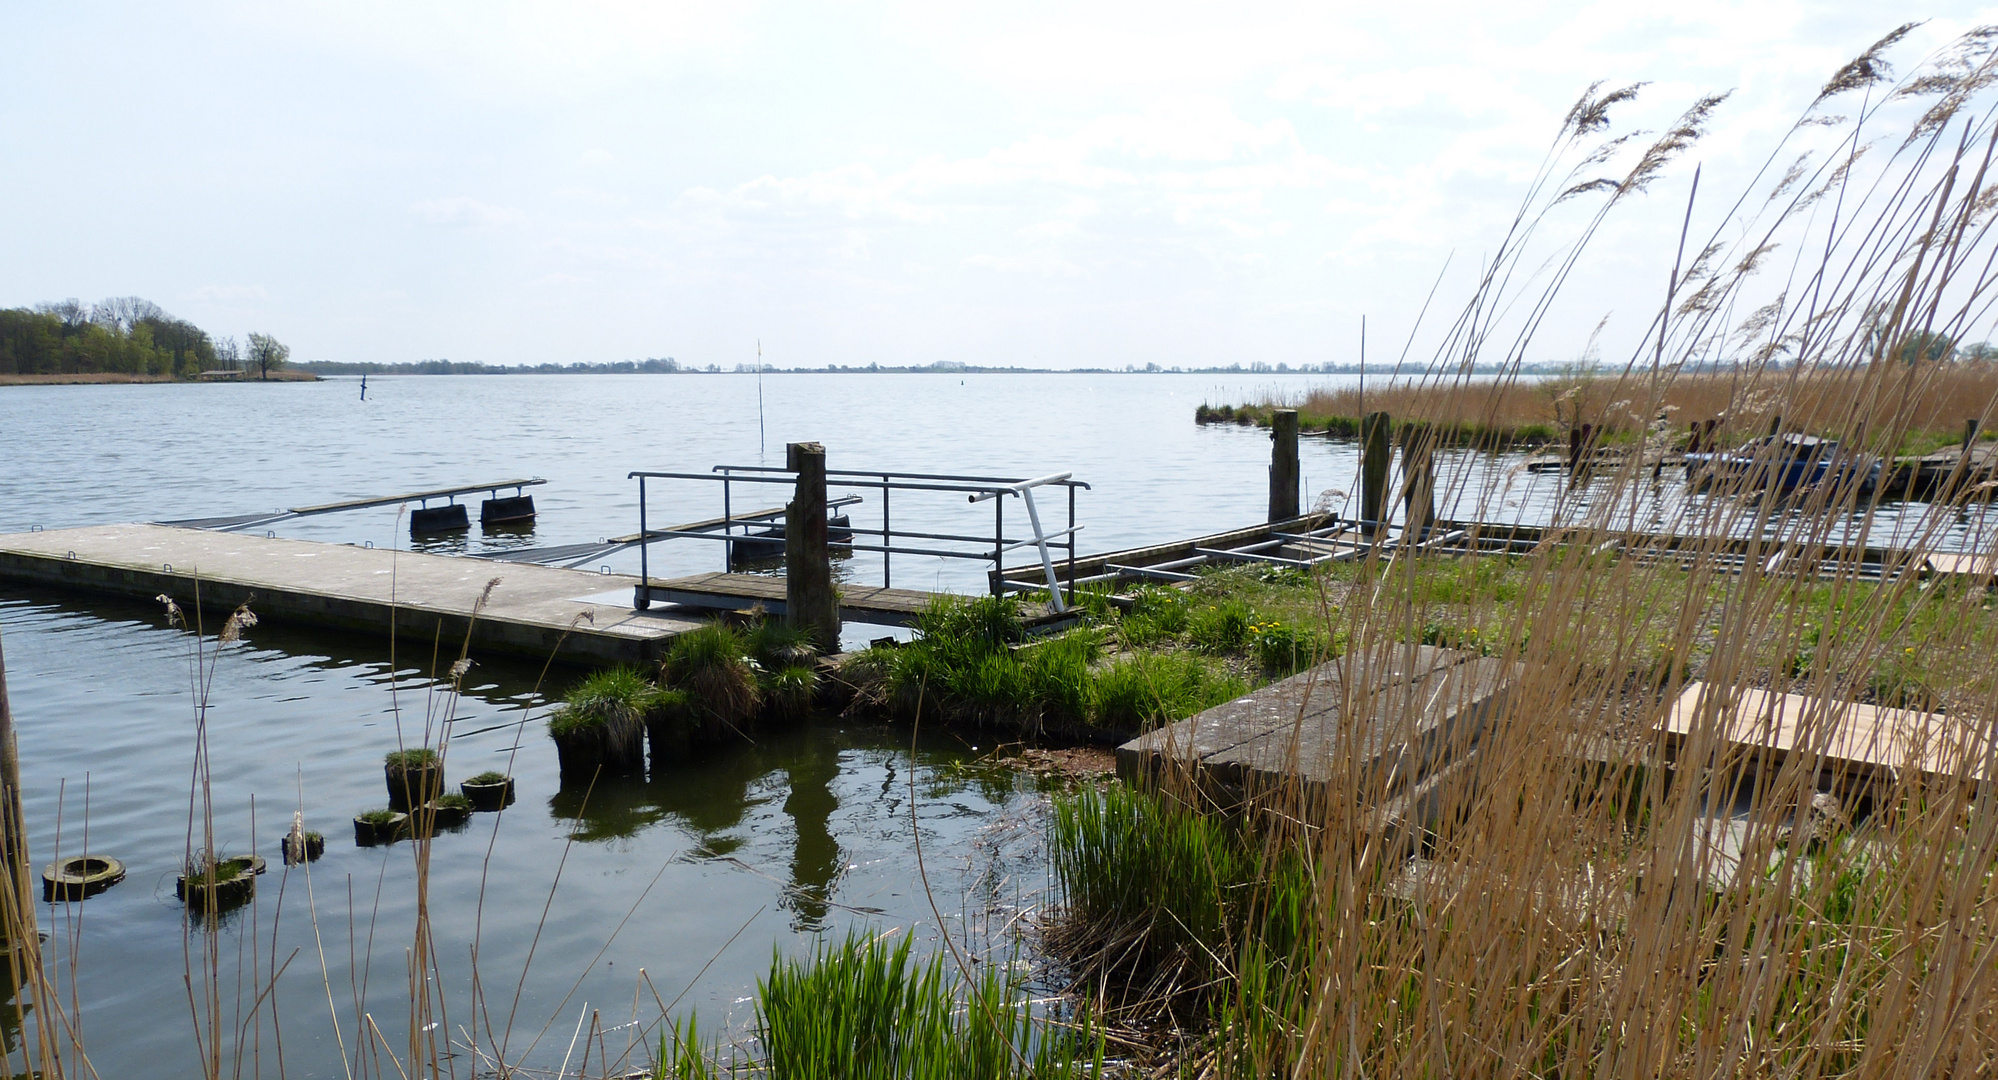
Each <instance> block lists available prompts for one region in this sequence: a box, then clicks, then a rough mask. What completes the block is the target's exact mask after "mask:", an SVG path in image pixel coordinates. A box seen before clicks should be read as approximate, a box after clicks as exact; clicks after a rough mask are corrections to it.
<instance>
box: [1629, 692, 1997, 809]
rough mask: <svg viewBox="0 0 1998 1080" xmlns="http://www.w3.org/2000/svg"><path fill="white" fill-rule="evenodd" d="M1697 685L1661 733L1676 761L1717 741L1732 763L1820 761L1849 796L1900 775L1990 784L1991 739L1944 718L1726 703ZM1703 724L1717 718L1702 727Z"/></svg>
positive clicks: (1746, 695) (1775, 697)
mask: <svg viewBox="0 0 1998 1080" xmlns="http://www.w3.org/2000/svg"><path fill="white" fill-rule="evenodd" d="M1713 693H1716V691H1715V690H1713V689H1711V688H1710V687H1709V685H1708V684H1706V683H1698V682H1696V683H1691V684H1689V685H1688V686H1687V687H1686V689H1685V692H1684V693H1682V694H1680V695H1679V697H1678V699H1677V700H1676V701H1674V702H1673V703H1672V707H1671V709H1669V710H1668V711H1667V712H1666V714H1665V717H1664V718H1663V719H1662V720H1660V721H1659V723H1658V729H1659V731H1660V732H1661V733H1662V734H1663V735H1664V736H1665V739H1666V744H1667V745H1666V748H1667V752H1668V754H1669V755H1672V756H1675V757H1676V756H1680V755H1683V754H1685V753H1687V752H1689V749H1690V748H1691V747H1694V746H1696V745H1698V744H1699V743H1700V742H1702V741H1704V740H1707V739H1712V740H1717V741H1718V743H1719V745H1718V746H1716V747H1714V749H1715V750H1716V751H1721V752H1722V753H1723V755H1724V756H1732V757H1735V758H1738V759H1741V760H1742V761H1744V762H1754V761H1763V762H1766V763H1767V764H1769V765H1770V766H1771V767H1772V768H1773V767H1780V766H1781V765H1782V763H1783V762H1784V761H1785V760H1787V758H1788V757H1789V755H1791V754H1793V753H1799V752H1802V753H1810V754H1815V755H1820V758H1819V761H1820V764H1819V775H1820V778H1821V779H1823V780H1828V781H1830V782H1832V784H1833V785H1834V787H1835V788H1847V787H1851V786H1853V785H1855V784H1860V783H1864V782H1867V781H1870V780H1873V779H1875V778H1878V777H1881V776H1884V775H1888V774H1891V773H1894V772H1911V773H1914V774H1918V775H1922V776H1928V777H1958V776H1961V777H1971V778H1975V779H1981V778H1982V777H1983V757H1984V754H1985V752H1986V743H1987V741H1988V739H1989V736H1988V735H1987V734H1984V733H1982V732H1980V731H1979V730H1978V729H1977V727H1976V726H1975V725H1973V724H1971V723H1969V722H1966V721H1964V720H1961V719H1958V718H1955V717H1951V716H1948V715H1945V714H1943V713H1931V712H1919V711H1916V710H1913V709H1891V708H1882V707H1880V706H1877V705H1863V704H1860V703H1858V702H1853V701H1825V700H1823V699H1820V698H1815V697H1807V696H1804V695H1801V694H1777V693H1773V692H1771V691H1768V690H1759V689H1753V688H1747V687H1744V688H1740V689H1737V690H1734V691H1733V692H1732V694H1730V695H1727V696H1726V697H1723V698H1718V699H1713V700H1706V699H1707V697H1708V695H1711V694H1713ZM1703 717H1712V718H1713V719H1711V720H1706V721H1705V723H1704V726H1703V724H1702V720H1703Z"/></svg>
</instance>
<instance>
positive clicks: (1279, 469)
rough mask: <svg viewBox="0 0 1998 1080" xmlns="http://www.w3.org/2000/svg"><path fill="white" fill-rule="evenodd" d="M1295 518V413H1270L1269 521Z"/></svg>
mask: <svg viewBox="0 0 1998 1080" xmlns="http://www.w3.org/2000/svg"><path fill="white" fill-rule="evenodd" d="M1296 516H1297V410H1296V409H1278V410H1276V411H1275V412H1272V413H1270V520H1271V521H1289V520H1290V519H1292V518H1294V517H1296Z"/></svg>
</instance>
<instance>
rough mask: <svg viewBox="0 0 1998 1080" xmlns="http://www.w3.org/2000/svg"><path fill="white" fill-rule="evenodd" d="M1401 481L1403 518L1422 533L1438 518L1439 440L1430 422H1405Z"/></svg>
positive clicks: (1418, 533)
mask: <svg viewBox="0 0 1998 1080" xmlns="http://www.w3.org/2000/svg"><path fill="white" fill-rule="evenodd" d="M1401 485H1402V487H1401V498H1402V505H1403V507H1404V508H1405V510H1406V514H1405V516H1404V518H1403V520H1404V521H1405V522H1406V527H1407V528H1408V530H1409V531H1410V532H1411V533H1413V534H1415V535H1417V536H1420V535H1422V534H1423V533H1424V532H1425V531H1427V530H1428V528H1429V526H1431V525H1432V524H1434V523H1435V522H1436V441H1435V439H1433V438H1432V437H1431V436H1430V433H1429V429H1428V427H1427V425H1423V424H1403V425H1402V428H1401Z"/></svg>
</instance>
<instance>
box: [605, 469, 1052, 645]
mask: <svg viewBox="0 0 1998 1080" xmlns="http://www.w3.org/2000/svg"><path fill="white" fill-rule="evenodd" d="M626 479H635V480H637V481H638V567H639V570H638V573H639V582H640V583H639V586H638V600H639V606H640V607H644V606H645V605H646V604H647V603H648V602H649V597H648V592H649V591H650V588H651V585H652V571H651V558H650V554H649V547H650V545H651V543H652V541H653V540H655V539H658V540H668V539H693V540H718V541H720V542H721V544H722V569H723V570H724V571H727V570H730V569H733V567H734V565H735V552H734V548H735V545H736V544H737V543H739V542H741V541H743V540H745V539H748V540H756V541H760V542H767V541H768V537H765V536H756V535H753V534H752V533H751V532H750V530H751V529H753V528H766V529H767V528H770V527H771V521H772V519H771V517H770V516H769V515H768V514H767V513H763V514H758V515H756V516H744V517H736V516H735V514H734V507H735V494H736V492H735V486H736V485H737V484H766V485H768V484H776V485H784V486H791V485H795V484H796V482H797V481H796V475H795V474H794V473H792V472H791V471H790V470H788V469H784V468H781V467H778V466H774V465H717V466H715V467H714V468H713V470H711V471H710V472H706V473H683V472H657V471H650V470H637V471H634V472H632V473H630V474H629V475H628V476H627V477H626ZM648 480H676V481H678V480H697V481H706V482H710V483H719V484H720V485H721V488H722V516H721V517H720V518H719V519H717V520H715V521H712V522H703V523H702V525H703V526H705V527H703V528H699V529H683V528H674V529H653V528H650V527H649V526H648V524H647V520H646V519H647V516H648V514H649V510H648V507H647V493H646V482H647V481H648ZM826 486H827V487H828V488H831V487H834V486H839V487H846V488H860V489H862V490H866V491H877V492H879V493H880V495H881V526H880V528H866V527H864V526H861V525H858V524H854V525H850V526H848V527H847V532H849V533H850V534H851V536H852V538H853V539H852V541H851V542H848V543H841V544H840V545H839V546H840V547H842V548H844V549H846V550H850V551H865V552H873V553H877V554H879V555H880V556H881V584H882V587H883V588H892V587H893V586H894V557H895V556H896V555H917V556H927V557H932V558H942V559H971V560H977V561H982V562H989V563H991V564H992V567H993V569H995V570H997V569H999V568H1000V567H1001V566H1002V564H1003V560H1004V559H1005V557H1006V553H1007V552H1009V551H1014V550H1017V549H1019V548H1023V547H1033V548H1036V549H1038V550H1039V552H1040V555H1041V566H1042V569H1043V570H1044V571H1045V573H1046V575H1047V589H1048V595H1049V596H1050V598H1051V600H1052V603H1053V606H1054V609H1055V610H1056V611H1066V610H1067V603H1066V602H1065V600H1064V596H1063V589H1062V581H1061V577H1060V575H1058V574H1057V573H1056V571H1055V561H1056V560H1055V555H1054V553H1055V552H1056V551H1059V552H1061V553H1062V556H1063V558H1064V559H1065V560H1066V563H1067V566H1068V574H1067V578H1068V587H1067V592H1068V596H1067V597H1066V600H1067V601H1072V600H1073V599H1074V592H1075V586H1074V578H1075V535H1076V533H1078V532H1080V531H1081V530H1082V527H1081V526H1080V525H1077V524H1076V523H1075V493H1076V490H1077V489H1079V488H1080V489H1087V488H1088V487H1089V485H1088V484H1087V483H1084V482H1083V481H1081V480H1075V479H1072V478H1071V474H1070V473H1057V474H1054V475H1052V476H1042V477H1034V478H1020V477H1005V476H968V475H961V474H954V473H899V472H893V471H888V470H880V469H827V470H826ZM1044 487H1059V488H1063V489H1065V490H1066V494H1067V502H1068V525H1067V527H1066V528H1063V529H1059V530H1056V531H1053V532H1049V531H1047V530H1045V529H1044V528H1043V527H1042V524H1041V515H1040V508H1039V506H1038V505H1037V504H1036V503H1035V502H1034V491H1035V490H1036V489H1039V488H1044ZM898 491H900V492H948V493H961V494H964V495H965V496H966V497H967V501H969V502H972V503H980V502H986V501H990V502H991V503H992V504H993V505H992V532H991V533H990V534H989V535H988V534H984V533H949V532H928V531H921V530H915V529H903V530H900V531H897V530H896V529H895V527H894V493H895V492H898ZM1007 496H1014V497H1018V498H1019V499H1021V500H1022V501H1023V502H1024V503H1026V507H1027V519H1028V522H1029V524H1030V525H1031V527H1032V529H1033V535H1032V536H1027V537H1018V538H1008V537H1007V536H1006V497H1007ZM858 501H860V500H859V498H858V496H851V495H850V496H847V497H845V498H843V499H828V500H827V505H828V506H832V505H834V504H835V503H840V504H845V505H851V504H852V503H854V502H858ZM737 526H741V527H742V531H741V532H737V531H736V527H737ZM863 537H867V538H874V539H878V541H879V542H878V543H865V542H862V540H861V538H863ZM898 540H904V541H906V540H923V541H934V542H937V543H940V544H956V545H966V546H960V547H932V546H924V547H912V546H908V545H907V544H903V543H897V541H898ZM972 545H975V546H972ZM988 576H989V577H991V578H992V579H993V584H992V592H993V594H994V595H998V594H999V593H1001V592H1003V591H1004V590H1005V589H1006V588H1008V587H1014V588H1017V587H1018V586H1017V585H1016V584H1013V583H1006V582H1002V581H1000V580H999V575H996V574H993V575H988Z"/></svg>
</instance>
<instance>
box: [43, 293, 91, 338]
mask: <svg viewBox="0 0 1998 1080" xmlns="http://www.w3.org/2000/svg"><path fill="white" fill-rule="evenodd" d="M35 310H36V311H38V312H40V313H41V314H43V315H53V316H55V317H56V318H58V319H61V320H62V324H63V325H64V326H66V327H68V328H69V329H71V330H74V329H76V328H78V327H80V326H82V325H84V324H85V323H87V322H89V321H90V308H89V307H88V306H87V305H85V304H84V302H83V301H81V300H78V299H77V298H76V297H74V296H72V297H70V298H69V299H67V300H57V301H49V302H43V303H40V304H36V305H35Z"/></svg>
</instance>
